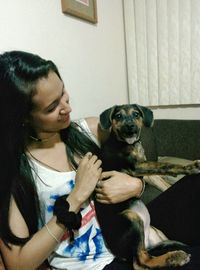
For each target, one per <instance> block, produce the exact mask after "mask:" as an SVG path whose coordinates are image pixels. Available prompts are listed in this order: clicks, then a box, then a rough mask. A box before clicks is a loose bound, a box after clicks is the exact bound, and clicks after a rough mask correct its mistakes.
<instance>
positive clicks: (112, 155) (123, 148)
mask: <svg viewBox="0 0 200 270" xmlns="http://www.w3.org/2000/svg"><path fill="white" fill-rule="evenodd" d="M101 153H102V158H101V159H102V161H103V168H104V170H121V169H128V168H130V167H131V168H132V169H134V164H135V163H136V162H142V161H145V160H146V157H145V154H144V149H143V147H142V144H141V143H140V142H136V143H135V144H133V145H129V144H126V143H121V142H118V141H116V142H115V143H113V141H107V143H106V144H104V145H103V146H102V152H101Z"/></svg>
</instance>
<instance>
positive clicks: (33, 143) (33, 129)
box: [0, 51, 200, 270]
mask: <svg viewBox="0 0 200 270" xmlns="http://www.w3.org/2000/svg"><path fill="white" fill-rule="evenodd" d="M70 112H71V107H70V102H69V95H68V93H67V91H66V88H65V85H64V83H63V81H62V79H61V77H60V74H59V72H58V70H57V67H56V66H55V64H54V63H53V62H51V61H47V60H44V59H42V58H40V57H39V56H37V55H33V54H30V53H26V52H21V51H11V52H5V53H4V54H2V55H0V115H1V117H0V126H1V139H0V144H1V145H0V149H1V155H0V157H1V160H0V166H1V167H0V168H1V178H0V179H1V184H0V233H1V235H0V237H1V241H0V249H1V252H2V255H3V259H4V262H5V265H6V268H7V269H8V270H18V269H19V270H27V269H28V270H35V269H37V268H38V267H39V266H40V265H41V264H42V263H43V262H44V261H45V260H46V259H47V258H48V262H49V264H50V265H51V266H52V267H53V268H54V269H63V270H65V269H68V270H80V269H81V270H82V269H85V270H93V269H95V270H102V269H104V270H111V269H113V270H118V269H119V270H123V269H124V270H126V269H127V270H129V269H132V266H131V265H129V264H127V263H123V262H119V261H117V260H116V259H114V257H113V255H112V254H111V253H110V252H109V250H108V249H107V248H106V246H105V243H104V240H103V238H102V234H101V230H100V228H99V225H98V222H97V219H96V214H95V210H94V204H93V200H92V196H91V195H92V193H93V191H94V190H96V197H97V200H98V201H99V202H102V203H117V202H121V201H124V200H126V199H128V198H131V197H140V195H141V192H142V190H143V184H142V182H141V180H140V179H138V178H133V177H130V176H128V175H126V174H123V173H120V172H116V171H110V172H102V170H101V160H99V159H98V157H97V156H96V155H94V153H98V146H97V144H96V143H95V142H97V143H98V142H99V143H100V142H101V140H102V139H103V137H102V135H103V134H102V132H101V130H100V129H99V128H98V119H96V118H88V119H82V120H80V121H78V122H77V123H75V122H72V121H71V120H70ZM104 178H107V179H108V180H107V181H103V182H101V187H100V188H99V185H98V181H99V180H101V179H104ZM194 178H195V179H193V178H191V179H192V181H193V184H194V186H193V188H192V187H191V186H192V185H191V183H190V185H189V183H188V182H189V181H188V180H187V179H188V178H186V180H184V179H183V181H182V180H181V181H179V183H178V185H175V186H174V187H173V188H172V189H170V190H168V191H167V192H166V193H163V194H162V195H161V196H160V198H158V199H155V202H152V204H151V205H150V206H149V210H150V212H151V213H150V214H152V217H153V225H157V224H158V223H159V224H158V225H159V226H160V227H161V229H163V232H164V233H165V234H166V235H167V236H168V231H170V228H169V227H170V225H169V226H168V227H167V224H170V222H171V220H172V219H173V218H174V216H178V217H179V216H181V217H184V218H185V220H189V219H191V222H188V226H187V230H188V231H189V229H190V230H193V227H192V226H193V225H194V224H196V225H195V228H196V230H197V227H198V228H199V225H200V222H199V219H198V211H197V210H198V204H197V202H198V196H197V194H198V193H199V190H200V181H198V180H200V179H199V175H197V176H195V177H194ZM96 186H97V188H96ZM189 186H190V187H189ZM182 187H184V189H186V190H187V192H188V195H189V196H192V199H191V198H188V197H186V196H185V192H183V189H182ZM194 189H195V191H194ZM192 190H193V192H192ZM190 191H191V192H190ZM165 194H166V195H165ZM167 194H168V195H167ZM178 195H179V199H178V200H179V202H178V204H177V205H179V207H178V210H177V211H176V207H175V205H176V199H175V198H177V196H178ZM181 202H182V203H183V207H184V209H181ZM187 204H188V206H189V207H191V206H192V205H193V206H194V207H193V209H195V210H193V212H192V214H191V213H190V211H189V210H188V209H189V208H188V207H187ZM168 205H169V206H170V207H172V208H173V209H172V211H171V212H170V213H171V214H170V213H169V210H168V209H169V208H168ZM157 209H160V211H159V216H158V215H157ZM80 213H81V215H80ZM166 213H167V214H166ZM168 214H169V215H170V222H169V220H167V219H165V222H163V223H167V224H166V226H165V227H164V226H162V225H163V224H162V222H161V221H162V220H163V219H164V218H163V217H165V216H168ZM160 220H161V221H160ZM177 220H178V218H177ZM181 222H182V220H181ZM185 223H186V222H185ZM189 223H190V224H189ZM173 225H174V228H172V230H173V231H174V232H175V234H176V232H178V231H179V229H180V228H179V227H178V226H179V225H180V222H179V223H178V222H177V226H175V225H176V224H174V223H173ZM184 225H185V224H184ZM159 226H158V227H159ZM172 230H171V231H172ZM197 231H198V230H197ZM194 234H195V233H193V235H194ZM175 236H176V235H175ZM72 238H73V240H74V241H71V239H72ZM173 238H174V237H173ZM183 238H184V237H183V236H180V237H175V238H174V239H175V240H179V241H183V240H184V239H183ZM189 238H190V237H189ZM192 239H193V238H192ZM199 243H200V238H199V234H198V237H197V239H196V242H195V244H199ZM191 244H192V243H191ZM191 252H193V251H192V250H191ZM195 252H196V250H195ZM195 252H193V254H194V256H193V257H192V258H194V259H193V261H192V263H191V264H189V266H188V265H187V266H185V267H186V268H185V269H193V268H187V267H193V265H194V262H195V263H196V262H197V261H198V260H197V259H195V258H197V257H199V255H200V252H199V251H198V250H197V253H195ZM198 252H199V253H198ZM193 254H192V255H193ZM195 256H196V257H195ZM195 265H196V264H195ZM196 269H198V267H197V268H196Z"/></svg>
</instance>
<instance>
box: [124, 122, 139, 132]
mask: <svg viewBox="0 0 200 270" xmlns="http://www.w3.org/2000/svg"><path fill="white" fill-rule="evenodd" d="M124 132H126V133H135V132H137V126H136V125H135V124H134V123H133V122H127V123H126V125H125V126H124Z"/></svg>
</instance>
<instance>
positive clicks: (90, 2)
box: [61, 0, 97, 23]
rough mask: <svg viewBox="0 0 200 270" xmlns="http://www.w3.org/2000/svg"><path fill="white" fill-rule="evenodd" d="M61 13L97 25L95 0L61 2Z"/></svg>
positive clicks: (67, 0) (63, 0) (64, 0)
mask: <svg viewBox="0 0 200 270" xmlns="http://www.w3.org/2000/svg"><path fill="white" fill-rule="evenodd" d="M61 4H62V12H63V13H67V14H70V15H72V16H76V17H78V18H80V19H83V20H86V21H89V22H92V23H97V3H96V0H61Z"/></svg>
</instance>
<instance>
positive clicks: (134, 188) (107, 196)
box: [95, 171, 143, 204]
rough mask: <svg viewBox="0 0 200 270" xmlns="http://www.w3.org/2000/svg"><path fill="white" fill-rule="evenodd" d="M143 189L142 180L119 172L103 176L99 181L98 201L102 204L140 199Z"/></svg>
mask: <svg viewBox="0 0 200 270" xmlns="http://www.w3.org/2000/svg"><path fill="white" fill-rule="evenodd" d="M142 189H143V183H142V181H141V179H139V178H135V177H132V176H129V175H127V174H125V173H121V172H117V171H108V172H103V173H102V174H101V180H100V181H98V183H97V187H96V189H95V191H96V199H97V201H98V202H100V203H105V204H110V203H119V202H122V201H125V200H127V199H130V198H132V197H139V195H140V194H141V192H142Z"/></svg>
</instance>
